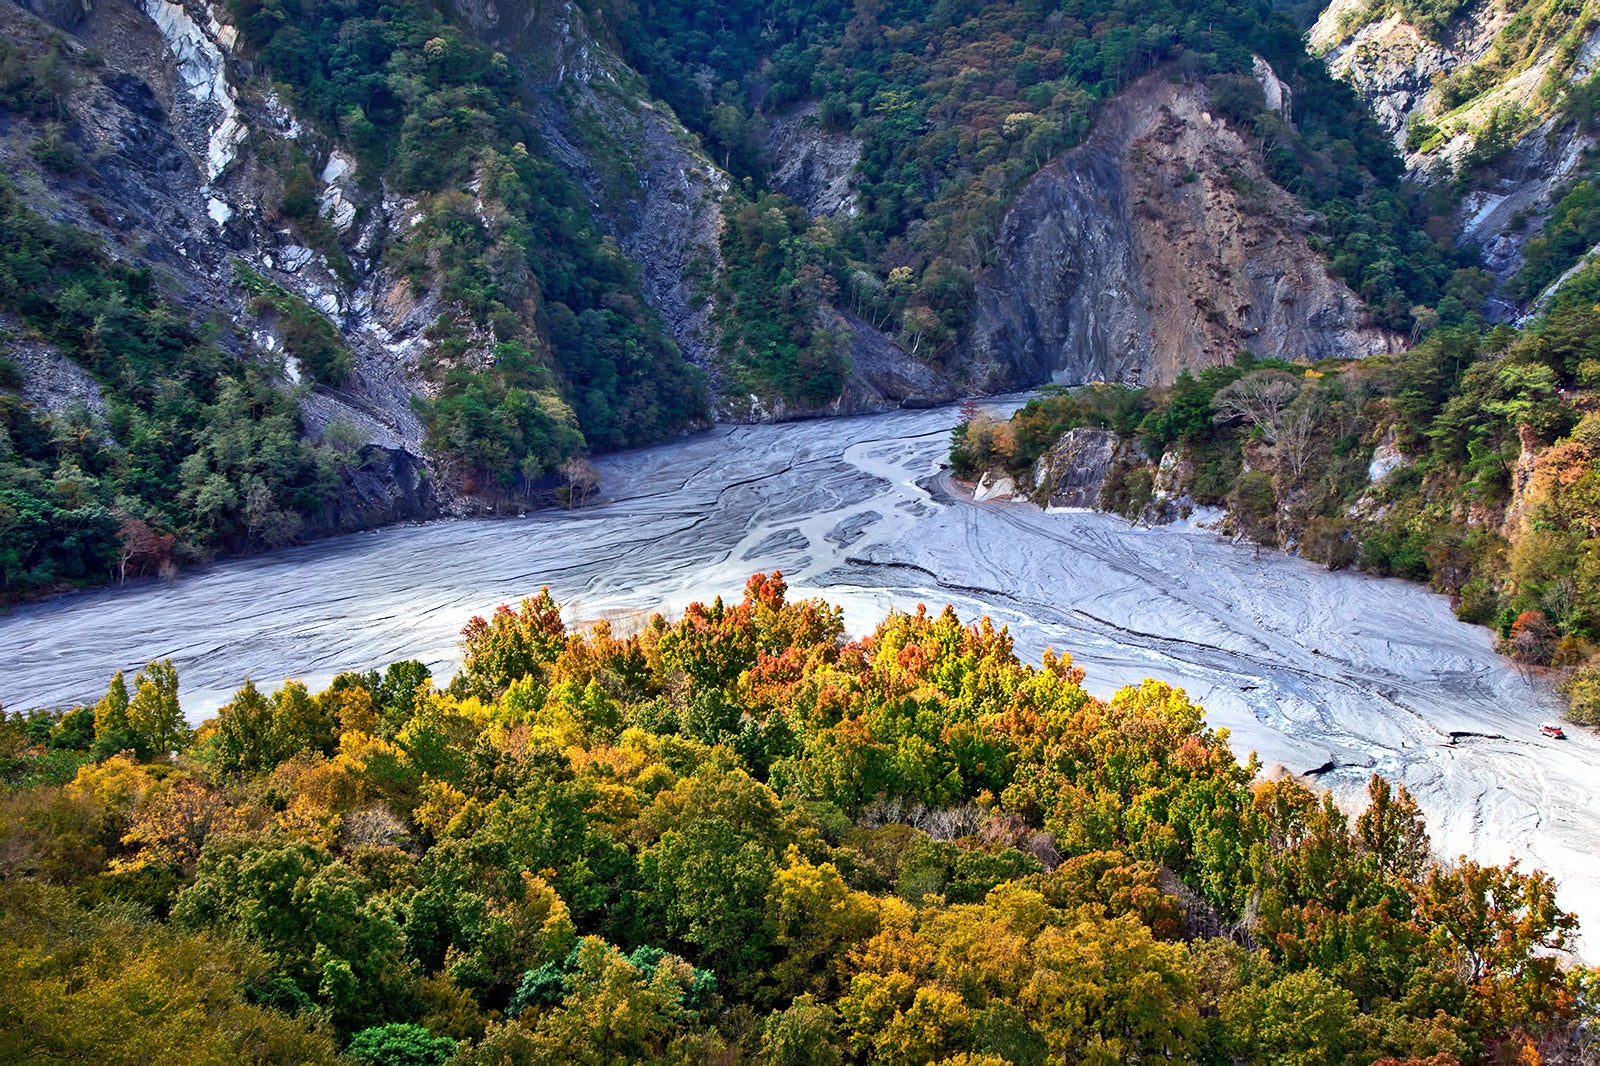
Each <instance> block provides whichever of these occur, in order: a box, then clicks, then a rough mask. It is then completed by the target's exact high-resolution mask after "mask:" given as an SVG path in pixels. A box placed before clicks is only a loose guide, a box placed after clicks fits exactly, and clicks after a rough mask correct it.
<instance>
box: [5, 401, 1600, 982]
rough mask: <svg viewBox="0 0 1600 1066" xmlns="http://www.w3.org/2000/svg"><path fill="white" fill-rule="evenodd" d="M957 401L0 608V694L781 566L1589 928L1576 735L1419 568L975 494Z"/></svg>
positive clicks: (724, 589) (273, 668)
mask: <svg viewBox="0 0 1600 1066" xmlns="http://www.w3.org/2000/svg"><path fill="white" fill-rule="evenodd" d="M957 417H958V416H957V413H956V411H955V409H954V408H942V409H935V410H925V411H901V412H894V413H890V414H883V415H872V416H865V417H860V418H847V419H831V420H823V421H814V422H802V423H790V424H785V425H777V426H755V427H729V426H723V427H718V428H717V429H715V430H713V431H711V432H709V433H704V434H700V435H698V436H694V437H690V438H686V439H683V440H680V441H676V442H673V443H670V444H665V445H661V446H659V447H655V448H650V449H646V450H642V451H637V452H631V453H626V454H622V455H614V456H607V457H604V458H602V459H600V460H597V462H596V464H595V465H596V466H597V468H598V469H599V471H600V474H601V479H602V486H601V491H600V493H599V495H598V496H597V498H596V501H595V502H594V503H593V504H592V505H591V506H589V507H586V508H583V509H581V510H577V511H570V512H569V511H540V512H535V513H532V514H530V515H528V516H527V517H525V518H507V519H490V520H463V521H450V522H438V523H433V524H427V525H420V526H409V527H397V528H392V529H386V530H383V531H382V532H379V533H370V534H357V535H353V536H348V537H341V538H336V539H332V540H326V541H321V542H318V543H315V544H312V545H308V546H305V547H299V548H292V549H289V550H286V551H280V552H275V553H271V554H267V555H261V556H256V557H252V558H248V559H242V560H234V561H229V562H225V563H220V564H217V565H215V566H211V567H209V568H206V569H202V570H196V571H192V572H189V573H186V574H184V575H182V576H181V577H179V578H178V579H176V580H174V581H170V582H165V583H160V582H149V583H143V584H138V585H129V586H128V587H126V588H122V589H115V590H110V591H105V592H97V593H88V594H81V595H74V596H69V597H65V598H61V599H57V600H53V601H49V602H46V603H41V604H35V605H30V606H26V607H22V608H19V609H16V610H14V611H12V612H10V613H9V614H7V615H4V616H0V663H3V664H4V665H3V667H0V704H3V705H4V707H5V708H6V709H7V710H13V711H15V710H22V709H25V708H30V707H53V706H64V705H70V704H72V703H76V702H81V701H87V700H93V699H96V698H98V696H99V695H100V694H101V693H103V692H104V689H105V684H106V681H107V679H108V678H109V677H110V675H111V673H112V672H113V671H114V670H117V669H123V670H131V669H132V668H135V667H138V666H139V665H141V664H143V663H145V662H147V661H149V660H151V659H156V658H162V657H167V656H170V657H171V658H172V659H173V660H174V661H175V662H176V664H177V666H178V671H179V675H180V677H181V679H182V686H183V703H184V708H185V711H186V712H187V713H188V715H189V716H190V717H191V719H194V720H196V721H198V720H199V719H200V718H203V717H205V716H206V715H207V714H209V713H210V712H212V711H214V710H215V709H216V707H218V706H219V705H220V704H222V703H223V702H225V701H226V700H227V699H228V697H229V695H230V693H231V692H232V691H233V690H234V689H235V688H236V687H237V686H238V685H239V683H240V682H241V681H243V679H244V678H246V677H250V678H254V679H255V680H256V681H257V682H258V683H268V682H272V683H276V682H279V681H281V680H283V679H284V678H285V677H289V676H294V677H298V678H302V679H304V680H305V681H306V682H307V683H308V684H312V685H313V686H315V685H318V684H321V683H325V682H326V681H327V680H329V679H330V678H331V677H332V676H333V675H334V674H335V673H338V672H339V671H341V670H347V669H367V668H369V667H374V666H382V665H384V664H386V663H389V662H391V661H394V660H397V659H420V660H422V661H423V662H425V663H427V664H428V665H429V666H430V667H431V668H432V669H433V670H434V674H435V677H437V678H440V679H443V678H445V677H447V676H448V675H449V674H450V673H451V672H452V671H453V670H454V668H455V665H456V655H457V647H456V641H457V639H458V633H459V631H460V629H461V626H462V625H463V624H464V623H465V622H466V621H467V619H468V618H470V617H471V616H472V615H474V614H486V613H488V612H489V611H491V610H492V609H493V608H494V607H495V606H496V605H498V604H501V603H515V602H516V601H517V600H518V599H520V598H521V597H523V596H527V595H531V594H533V593H536V592H537V591H538V590H539V588H540V587H541V586H543V585H548V586H549V587H550V588H551V590H552V592H553V593H554V594H555V596H556V597H557V598H558V599H560V600H561V601H562V602H563V603H564V604H565V605H566V615H567V617H568V620H569V622H570V623H572V624H582V623H584V622H587V621H592V620H594V619H598V618H611V619H614V620H618V621H619V622H626V620H627V619H629V618H632V617H637V616H640V615H642V614H643V613H644V612H648V611H654V610H663V611H666V612H668V613H669V614H670V613H672V612H675V611H678V610H681V609H682V608H683V606H684V605H686V604H687V603H689V602H691V601H693V600H697V599H699V600H703V599H709V598H710V597H712V596H715V595H718V594H721V595H723V596H725V597H729V598H737V597H738V595H739V592H740V589H741V588H742V586H743V583H744V580H745V578H746V577H747V576H748V575H749V574H750V573H751V572H753V571H756V570H773V569H781V570H782V571H783V573H784V574H785V576H786V578H787V579H788V581H789V585H790V590H791V591H790V595H791V597H800V596H813V595H815V596H821V597H824V598H826V599H828V600H830V601H832V602H835V603H837V604H839V605H841V606H842V607H843V608H844V610H845V621H846V626H847V629H848V630H849V631H850V632H851V633H853V634H854V633H861V632H865V631H870V630H871V628H872V627H873V625H874V624H875V623H876V621H877V620H878V619H879V618H881V617H882V616H883V615H884V614H885V613H886V612H887V611H889V610H892V609H902V610H905V609H911V608H914V607H915V606H916V605H917V604H918V603H926V604H928V605H929V606H930V607H932V608H938V607H940V606H942V605H944V604H946V603H950V604H953V605H954V606H955V607H956V609H957V611H958V612H959V613H960V614H961V616H962V617H963V618H964V619H967V620H975V619H976V618H977V617H978V616H979V615H982V614H988V615H989V616H990V617H992V618H994V619H995V621H996V622H998V623H1004V624H1006V625H1007V626H1009V627H1010V630H1011V633H1012V635H1013V637H1014V638H1015V641H1016V646H1017V650H1018V653H1019V654H1021V655H1022V656H1023V657H1024V658H1025V659H1029V660H1033V661H1037V659H1038V656H1039V654H1040V653H1041V652H1042V651H1043V650H1044V649H1045V648H1046V647H1052V648H1055V649H1057V650H1058V651H1060V650H1065V651H1068V652H1071V654H1072V655H1073V657H1074V659H1075V660H1076V661H1077V662H1078V664H1079V665H1081V666H1083V667H1084V668H1085V669H1086V670H1087V671H1088V678H1087V682H1086V684H1087V686H1088V687H1089V689H1090V690H1091V691H1092V692H1094V693H1095V694H1096V695H1101V696H1105V695H1109V694H1110V693H1111V692H1112V691H1113V690H1115V689H1116V688H1118V687H1120V686H1121V685H1124V684H1128V683H1133V682H1137V681H1138V680H1139V679H1141V678H1144V677H1158V678H1161V679H1163V680H1167V681H1171V682H1173V683H1174V684H1178V685H1181V686H1183V687H1184V688H1185V689H1187V690H1188V692H1189V694H1190V696H1191V697H1192V698H1193V699H1195V700H1196V701H1197V702H1199V703H1201V704H1203V705H1204V706H1205V708H1206V711H1207V718H1208V720H1209V721H1210V722H1211V724H1213V725H1215V726H1225V727H1227V728H1228V730H1229V731H1230V732H1231V735H1232V743H1233V745H1234V748H1235V751H1236V752H1237V753H1238V755H1239V756H1240V758H1241V759H1243V758H1245V757H1247V756H1248V754H1249V752H1251V751H1255V752H1257V753H1258V754H1259V756H1260V759H1261V762H1262V764H1263V766H1265V767H1268V768H1274V767H1280V766H1281V767H1283V768H1286V769H1288V770H1290V771H1292V772H1294V773H1300V774H1308V775H1311V776H1313V777H1315V778H1316V779H1317V780H1319V781H1320V782H1321V783H1322V784H1324V785H1326V786H1327V787H1329V788H1332V789H1333V790H1334V791H1335V792H1336V793H1337V794H1338V795H1339V796H1341V797H1342V798H1346V799H1348V800H1350V802H1351V803H1352V804H1353V803H1355V802H1356V801H1357V800H1358V798H1359V797H1360V796H1361V795H1362V794H1364V790H1365V783H1366V780H1367V777H1368V776H1369V775H1370V774H1371V773H1372V772H1373V771H1378V772H1380V773H1382V774H1384V775H1385V776H1387V777H1389V778H1390V780H1392V781H1397V782H1403V783H1404V784H1405V785H1406V786H1407V787H1408V788H1410V790H1411V791H1412V792H1413V793H1414V794H1415V795H1416V797H1417V800H1418V802H1419V803H1420V804H1421V805H1422V807H1423V810H1424V811H1425V813H1426V815H1427V819H1428V826H1429V831H1430V832H1431V834H1432V836H1433V841H1434V846H1435V849H1436V850H1437V851H1439V852H1440V853H1441V854H1444V855H1447V856H1455V855H1458V854H1467V855H1470V856H1472V857H1473V858H1475V859H1479V860H1481V861H1488V862H1500V861H1503V860H1505V859H1507V858H1508V857H1512V856H1515V857H1517V858H1518V859H1520V860H1521V861H1522V863H1523V866H1524V868H1531V867H1539V868H1542V869H1544V870H1547V871H1549V872H1550V873H1552V874H1554V875H1555V876H1556V877H1557V878H1558V879H1559V881H1560V883H1561V886H1562V888H1561V893H1560V901H1561V903H1562V905H1563V906H1565V907H1566V908H1567V909H1569V910H1574V911H1576V912H1577V913H1578V914H1579V915H1580V917H1581V918H1583V919H1584V925H1585V927H1586V928H1587V927H1596V928H1600V741H1597V739H1596V737H1595V736H1594V735H1593V734H1591V733H1589V732H1587V731H1584V730H1578V729H1571V728H1569V729H1568V731H1567V732H1568V737H1569V739H1567V740H1552V739H1548V738H1545V737H1542V736H1540V735H1539V731H1538V725H1539V722H1540V721H1541V720H1542V719H1545V718H1549V717H1552V716H1554V715H1555V714H1556V713H1557V711H1556V707H1555V701H1554V698H1553V696H1552V694H1551V692H1550V690H1549V687H1548V685H1547V684H1546V683H1545V682H1543V681H1540V680H1539V679H1536V678H1530V677H1528V676H1526V675H1524V674H1522V673H1519V672H1518V671H1517V670H1516V669H1515V668H1514V667H1513V665H1512V663H1511V662H1510V661H1509V660H1507V659H1505V658H1504V657H1502V656H1500V655H1498V654H1497V653H1496V652H1495V650H1494V640H1493V636H1492V634H1491V633H1490V632H1489V631H1488V630H1486V629H1482V628H1479V627H1475V626H1469V625H1465V624H1463V623H1461V622H1459V621H1457V620H1456V618H1455V617H1454V616H1453V615H1452V614H1451V611H1450V607H1449V603H1448V601H1447V600H1446V598H1445V597H1443V596H1439V595H1435V594H1433V593H1430V592H1428V591H1427V590H1426V589H1424V588H1422V587H1420V586H1417V585H1412V584H1409V583H1406V582H1402V581H1398V580H1388V579H1378V578H1372V577H1368V576H1365V575H1360V574H1354V573H1348V572H1341V573H1329V572H1327V571H1325V570H1323V569H1322V568H1320V567H1318V566H1315V565H1313V564H1311V563H1308V562H1305V561H1303V560H1300V559H1297V558H1291V557H1288V556H1285V555H1283V554H1281V553H1277V552H1261V553H1259V555H1258V553H1256V552H1255V551H1254V550H1253V549H1251V548H1247V547H1242V546H1238V545H1235V544H1231V543H1229V542H1228V541H1227V540H1225V539H1223V538H1222V537H1220V536H1218V535H1217V534H1215V533H1213V532H1211V531H1209V530H1205V529H1200V528H1195V527H1193V526H1188V525H1183V524H1178V525H1171V526H1164V527H1158V528H1154V529H1149V528H1142V527H1130V526H1129V524H1128V523H1127V522H1125V521H1123V520H1121V519H1117V518H1114V517H1111V516H1108V515H1100V514H1088V513H1078V512H1059V511H1057V512H1046V511H1043V510H1040V509H1039V508H1037V507H1034V506H1033V505H1032V504H1028V503H1023V502H1013V501H991V502H985V503H975V502H973V501H972V499H971V498H970V496H969V495H967V494H966V493H964V492H962V491H961V490H960V489H959V487H957V486H954V485H953V484H951V483H950V482H949V481H948V480H947V479H946V478H945V476H944V475H943V473H942V472H941V469H940V466H939V463H940V461H941V460H942V459H943V458H944V453H945V450H946V447H947V443H948V440H949V431H950V427H951V426H952V425H953V424H954V422H955V421H956V419H957ZM1587 940H1588V943H1589V944H1593V943H1596V942H1597V941H1596V938H1595V937H1594V936H1593V935H1591V936H1589V937H1588V938H1587ZM1592 953H1593V951H1592V949H1589V950H1586V951H1585V954H1592Z"/></svg>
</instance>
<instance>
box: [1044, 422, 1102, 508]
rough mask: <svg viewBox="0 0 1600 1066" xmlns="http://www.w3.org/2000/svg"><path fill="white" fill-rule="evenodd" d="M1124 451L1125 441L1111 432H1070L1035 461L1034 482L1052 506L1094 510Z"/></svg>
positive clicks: (1094, 430) (1089, 430)
mask: <svg viewBox="0 0 1600 1066" xmlns="http://www.w3.org/2000/svg"><path fill="white" fill-rule="evenodd" d="M1122 450H1123V445H1122V441H1121V439H1120V438H1119V437H1118V436H1117V435H1116V434H1115V433H1113V432H1111V431H1110V430H1108V429H1070V430H1068V431H1067V432H1066V433H1064V434H1062V437H1061V439H1060V440H1058V441H1056V443H1055V445H1054V446H1053V447H1052V448H1051V449H1050V450H1049V451H1048V452H1045V453H1044V454H1043V455H1041V456H1040V457H1039V458H1038V459H1037V460H1035V461H1034V464H1033V471H1032V474H1031V479H1032V481H1033V484H1034V485H1036V486H1038V488H1039V492H1040V495H1041V496H1042V497H1043V498H1044V500H1047V501H1048V502H1049V504H1050V506H1052V507H1084V508H1088V509H1090V510H1094V509H1097V508H1098V507H1099V506H1100V492H1101V490H1102V489H1103V488H1105V483H1106V476H1107V475H1108V474H1110V473H1111V467H1112V465H1113V464H1114V463H1115V462H1116V460H1117V457H1118V454H1119V453H1120V452H1121V451H1122ZM1042 502H1043V501H1042Z"/></svg>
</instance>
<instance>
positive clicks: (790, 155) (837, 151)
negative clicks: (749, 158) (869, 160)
mask: <svg viewBox="0 0 1600 1066" xmlns="http://www.w3.org/2000/svg"><path fill="white" fill-rule="evenodd" d="M818 110H819V109H818V106H817V104H816V103H815V102H812V103H809V104H806V105H804V106H802V107H799V108H796V109H795V110H793V111H790V112H788V113H786V114H782V115H776V116H773V117H772V118H770V119H768V121H767V128H766V136H765V138H764V147H765V150H766V156H767V159H768V160H770V161H771V164H772V171H771V174H770V175H769V180H770V181H771V183H772V187H773V188H775V189H777V190H779V191H780V192H782V193H784V194H785V195H786V196H788V197H789V198H790V199H792V200H794V201H795V202H796V203H798V204H803V205H804V206H805V208H806V210H807V211H810V212H811V213H812V214H813V215H829V216H832V215H853V214H855V213H856V187H855V173H856V164H857V163H859V162H861V142H860V141H859V140H858V139H856V138H855V137H852V136H850V135H849V134H846V133H837V132H833V131H830V130H826V129H824V128H823V127H822V123H821V122H820V120H819V119H818V117H817V116H818Z"/></svg>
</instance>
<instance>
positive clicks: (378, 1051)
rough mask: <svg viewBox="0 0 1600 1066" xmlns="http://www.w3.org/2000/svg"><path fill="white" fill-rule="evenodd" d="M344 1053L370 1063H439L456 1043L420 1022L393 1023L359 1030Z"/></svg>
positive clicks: (417, 1065) (377, 1065)
mask: <svg viewBox="0 0 1600 1066" xmlns="http://www.w3.org/2000/svg"><path fill="white" fill-rule="evenodd" d="M345 1053H346V1054H348V1055H349V1056H350V1057H351V1058H353V1059H358V1060H360V1061H361V1062H368V1063H371V1064H372V1066H443V1063H444V1061H445V1060H446V1059H448V1058H449V1057H450V1056H451V1055H454V1054H455V1053H456V1042H455V1041H454V1040H451V1039H450V1038H449V1037H448V1036H434V1035H433V1034H432V1033H430V1032H429V1031H428V1030H426V1029H424V1028H423V1027H422V1026H420V1025H408V1024H405V1023H402V1022H393V1023H391V1024H389V1025H379V1026H374V1027H373V1028H371V1029H363V1030H361V1031H360V1032H359V1033H357V1034H356V1035H355V1036H353V1037H351V1038H350V1046H349V1047H348V1048H346V1049H345Z"/></svg>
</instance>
